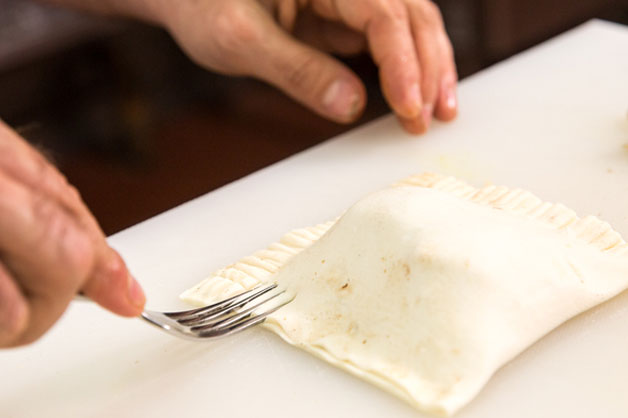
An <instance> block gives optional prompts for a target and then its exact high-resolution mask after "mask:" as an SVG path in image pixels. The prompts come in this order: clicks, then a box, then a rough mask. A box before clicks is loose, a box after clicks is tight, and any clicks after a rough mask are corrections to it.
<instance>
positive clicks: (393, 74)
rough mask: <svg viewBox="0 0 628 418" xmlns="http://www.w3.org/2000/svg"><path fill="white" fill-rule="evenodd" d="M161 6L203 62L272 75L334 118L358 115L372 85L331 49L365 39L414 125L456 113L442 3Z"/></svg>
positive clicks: (388, 90)
mask: <svg viewBox="0 0 628 418" xmlns="http://www.w3.org/2000/svg"><path fill="white" fill-rule="evenodd" d="M152 4H153V5H154V4H155V3H152ZM159 5H160V6H159V8H160V9H161V10H160V12H159V13H158V15H159V17H158V18H157V20H158V21H161V23H162V24H163V25H164V26H165V27H167V28H168V29H169V30H170V32H171V33H172V35H173V36H174V37H175V38H176V39H177V40H178V42H179V44H180V45H181V47H182V48H183V49H184V50H185V51H186V52H187V53H188V55H189V56H190V57H191V58H192V59H194V60H195V61H196V62H198V63H199V64H200V65H202V66H205V67H207V68H209V69H212V70H216V71H220V72H222V73H225V74H233V75H246V76H253V77H256V78H260V79H262V80H265V81H267V82H269V83H271V84H273V85H275V86H277V87H279V88H280V89H281V90H283V91H284V92H285V93H286V94H288V95H290V96H292V97H293V98H295V99H296V100H298V101H299V102H301V103H303V104H304V105H306V106H308V107H310V108H311V109H313V110H314V111H316V112H318V113H319V114H321V115H323V116H326V117H328V118H330V119H333V120H336V121H339V122H351V121H353V120H355V119H356V118H357V117H358V116H359V114H360V113H361V111H362V109H363V108H364V105H365V101H366V97H365V95H366V93H365V89H364V86H363V84H362V82H361V81H360V80H359V79H358V77H357V76H356V75H355V74H354V73H353V72H352V71H351V70H350V69H348V68H347V67H346V66H345V65H343V64H342V63H340V62H339V61H337V60H336V59H334V58H332V57H331V56H329V55H327V54H326V53H324V52H323V50H326V51H332V52H336V53H345V54H346V53H356V52H358V51H360V50H361V49H362V48H363V47H364V46H366V45H368V48H369V50H370V51H371V54H372V56H373V58H374V60H375V62H376V64H377V65H378V66H379V71H380V80H381V86H382V90H383V93H384V95H385V97H386V99H387V101H388V103H389V104H390V106H391V108H392V109H393V111H394V112H395V113H396V115H397V117H398V118H399V120H400V122H401V124H402V125H403V127H404V128H405V129H406V130H407V131H409V132H412V133H422V132H425V131H426V130H427V128H428V127H429V125H430V121H431V119H432V115H434V116H436V117H437V118H439V119H441V120H451V119H453V118H454V117H455V116H456V112H457V100H456V91H455V90H456V81H457V75H456V68H455V63H454V59H453V51H452V47H451V43H450V42H449V39H448V37H447V34H446V32H445V29H444V26H443V21H442V18H441V16H440V13H439V11H438V8H437V7H436V6H435V5H434V4H433V3H432V2H431V1H429V0H179V1H176V2H171V1H161V2H160V3H159ZM152 10H153V11H154V10H155V9H154V7H153V9H152ZM152 18H154V15H153V16H152ZM275 18H276V20H275ZM153 20H154V19H153ZM290 32H293V34H294V36H292V35H291V34H290ZM295 36H298V37H300V38H301V39H302V40H304V42H302V41H300V40H297V38H296V37H295ZM306 42H307V43H306Z"/></svg>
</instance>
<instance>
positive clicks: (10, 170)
mask: <svg viewBox="0 0 628 418" xmlns="http://www.w3.org/2000/svg"><path fill="white" fill-rule="evenodd" d="M0 168H1V169H2V171H4V172H5V173H6V174H7V175H9V176H10V177H12V178H13V179H14V180H15V181H17V182H19V183H22V184H24V185H26V186H28V187H29V188H31V189H33V190H38V191H39V192H41V193H44V194H47V195H48V196H50V198H52V199H57V200H59V202H60V203H61V204H63V205H65V206H67V207H68V208H69V209H70V210H73V211H75V212H77V213H80V212H81V211H83V209H84V207H83V204H82V202H81V199H80V196H79V194H78V192H77V191H76V190H75V189H74V188H71V186H69V184H68V182H67V180H66V179H65V177H64V176H63V175H62V174H61V173H59V171H58V170H56V169H55V168H54V167H53V166H52V164H50V163H49V162H48V161H46V159H45V158H44V156H43V155H41V154H40V153H39V152H37V151H35V149H34V148H33V147H32V146H30V145H29V144H28V143H27V142H26V141H25V140H24V139H22V138H21V137H20V136H19V135H18V134H17V133H16V132H15V131H13V130H12V129H11V128H10V127H8V126H7V125H6V124H4V123H3V122H2V120H0Z"/></svg>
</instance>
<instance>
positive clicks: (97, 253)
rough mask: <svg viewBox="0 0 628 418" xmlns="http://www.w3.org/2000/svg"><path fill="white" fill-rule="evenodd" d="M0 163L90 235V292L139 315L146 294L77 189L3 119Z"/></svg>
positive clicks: (100, 300) (121, 310) (106, 303)
mask: <svg viewBox="0 0 628 418" xmlns="http://www.w3.org/2000/svg"><path fill="white" fill-rule="evenodd" d="M0 167H1V168H2V170H3V171H5V173H8V174H9V175H10V176H11V177H12V178H13V179H14V180H16V181H18V182H19V183H21V184H23V185H25V186H27V188H29V189H30V190H31V191H32V193H35V194H40V195H42V196H44V197H47V198H48V199H49V200H50V201H52V202H54V201H57V202H58V204H59V205H60V206H61V207H62V208H63V210H65V211H67V215H68V216H70V217H72V218H74V221H75V222H77V223H78V226H79V227H81V228H82V229H83V231H84V232H85V233H86V234H87V235H88V236H89V237H90V241H91V247H92V248H93V252H94V265H93V269H92V271H91V273H90V274H89V276H84V277H83V280H84V281H85V280H87V282H88V283H89V284H86V286H85V288H86V289H87V290H88V292H89V293H91V294H90V295H89V296H90V297H91V298H92V299H93V300H94V301H95V302H97V303H99V304H101V306H103V307H105V308H107V309H109V310H111V311H112V312H115V313H118V314H120V315H124V316H136V315H139V314H140V313H141V311H142V308H143V305H144V303H145V297H144V294H143V292H142V290H141V288H140V287H139V285H138V283H137V282H136V281H135V280H134V279H133V278H132V277H131V276H130V274H129V273H128V271H127V269H126V266H125V264H124V262H123V261H122V260H121V259H120V256H119V255H118V254H117V253H116V252H115V251H114V250H113V249H111V248H110V247H109V246H108V245H107V243H106V241H105V237H104V234H103V232H102V230H101V229H100V227H99V225H98V222H97V221H96V219H95V218H94V217H93V215H92V214H91V212H90V211H89V210H88V209H87V207H85V204H84V203H83V202H82V200H81V198H80V195H79V194H78V192H77V191H76V189H74V188H73V187H71V186H70V185H69V184H68V183H67V180H66V179H65V177H63V176H62V175H61V174H60V173H59V172H58V170H56V169H55V168H54V167H53V166H52V165H51V164H49V163H48V162H47V161H46V160H45V158H44V157H43V156H42V155H41V154H39V153H38V152H36V151H35V150H34V149H33V148H32V147H31V146H29V145H28V144H27V143H26V142H25V141H24V140H23V139H22V138H20V137H19V136H18V135H17V134H16V133H15V132H14V131H12V130H11V129H10V128H9V127H8V126H6V125H4V124H2V122H1V121H0ZM121 278H123V279H121ZM122 280H123V282H124V283H125V284H126V291H125V292H123V291H122V287H121V286H120V282H121V281H122ZM92 289H95V290H92Z"/></svg>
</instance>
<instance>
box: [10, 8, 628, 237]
mask: <svg viewBox="0 0 628 418" xmlns="http://www.w3.org/2000/svg"><path fill="white" fill-rule="evenodd" d="M437 3H438V4H439V5H440V6H441V10H442V12H443V16H444V19H445V23H446V26H447V28H448V31H449V34H450V37H451V39H452V42H453V44H454V48H455V50H456V62H457V65H458V70H459V74H460V78H461V79H463V78H464V77H466V76H468V75H470V74H473V73H474V72H476V71H478V70H481V69H482V68H485V67H487V66H489V65H491V64H493V63H495V62H497V61H499V60H502V59H504V58H507V57H508V56H510V55H513V54H515V53H517V52H519V51H521V50H523V49H526V48H528V47H530V46H532V45H535V44H537V43H539V42H542V41H544V40H546V39H548V38H550V37H552V36H554V35H556V34H558V33H561V32H563V31H565V30H567V29H569V28H572V27H574V26H576V25H578V24H580V23H582V22H584V21H586V20H589V19H591V18H594V17H597V18H602V19H607V20H611V21H615V22H620V23H624V24H627V23H628V1H627V0H545V1H520V0H442V1H437ZM626 53H628V51H626ZM345 62H347V63H348V64H349V65H350V66H351V67H352V68H353V69H354V70H355V71H356V72H357V73H358V74H359V75H360V76H361V77H362V78H363V80H364V81H365V83H366V86H367V89H368V93H369V104H368V106H367V109H366V111H365V113H364V116H363V117H362V118H361V119H360V120H359V121H358V122H357V123H356V124H355V125H360V124H363V123H365V122H366V121H368V120H371V119H373V118H376V117H378V116H381V115H383V114H385V113H387V112H388V111H389V110H388V108H387V106H386V104H385V102H384V101H383V99H382V97H381V94H380V92H379V88H378V84H377V70H376V68H375V67H374V66H373V64H372V62H371V60H370V59H369V58H368V57H367V56H359V57H354V58H351V59H347V60H345ZM462 111H464V109H462ZM0 118H2V119H4V120H5V121H7V122H8V123H10V124H11V125H12V126H14V127H16V128H18V130H19V131H20V132H21V133H22V134H23V135H24V136H26V137H27V138H28V139H29V140H30V141H31V142H33V143H34V144H36V145H37V146H38V147H40V148H41V149H42V150H44V152H45V153H46V154H47V155H48V156H49V157H50V158H51V159H52V160H53V161H54V162H55V164H56V165H57V166H58V167H59V168H60V169H61V171H63V172H64V173H65V174H66V176H67V177H68V179H69V180H70V182H71V183H73V184H74V185H75V186H77V187H78V189H79V190H80V191H81V194H82V195H83V198H84V199H85V201H86V202H87V204H88V206H89V207H90V209H91V210H92V211H93V212H94V214H95V215H96V217H97V219H98V220H99V221H100V223H101V225H102V226H103V229H104V230H105V232H106V233H107V234H111V233H114V232H117V231H119V230H121V229H123V228H125V227H128V226H130V225H133V224H135V223H137V222H140V221H142V220H144V219H147V218H149V217H151V216H153V215H155V214H158V213H160V212H163V211H164V210H166V209H169V208H171V207H173V206H176V205H178V204H180V203H182V202H184V201H187V200H189V199H191V198H194V197H196V196H199V195H201V194H204V193H206V192H209V191H211V190H213V189H215V188H217V187H220V186H222V185H224V184H226V183H228V182H231V181H233V180H235V179H237V178H240V177H242V176H244V175H246V174H248V173H250V172H252V171H254V170H257V169H259V168H262V167H264V166H267V165H269V164H271V163H273V162H276V161H278V160H281V159H283V158H285V157H287V156H289V155H291V154H294V153H295V152H298V151H300V150H303V149H305V148H308V147H310V146H312V145H314V144H316V143H318V142H321V141H323V140H325V139H327V138H329V137H332V136H334V135H337V134H339V133H342V132H344V131H346V130H348V129H350V128H351V127H352V126H355V125H352V126H344V125H338V124H335V123H332V122H329V121H326V120H324V119H322V118H320V117H318V116H316V115H314V114H313V113H310V112H309V111H308V110H306V109H304V108H303V107H302V106H300V105H298V104H296V103H294V102H293V101H291V100H290V99H288V98H286V97H285V96H283V95H282V94H281V93H279V92H277V91H276V90H274V89H273V88H271V87H269V86H267V85H264V84H262V83H260V82H257V81H255V80H251V79H245V78H228V77H223V76H220V75H216V74H212V73H209V72H206V71H204V70H202V69H200V68H198V67H196V66H195V65H194V64H192V63H191V62H190V61H189V60H188V59H187V58H186V57H185V56H184V55H183V54H182V53H181V52H180V51H179V49H178V48H177V46H176V45H175V44H174V42H173V41H172V40H171V39H170V38H169V37H168V36H167V34H166V33H164V32H163V31H161V30H159V29H155V28H151V27H148V26H145V25H141V24H138V23H132V22H127V21H124V22H123V21H115V22H112V21H105V20H102V19H95V18H92V17H87V16H84V15H81V14H77V13H74V12H67V11H64V10H58V9H53V8H50V7H43V6H41V5H39V4H37V3H32V2H30V1H27V0H0Z"/></svg>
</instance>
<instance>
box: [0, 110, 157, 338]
mask: <svg viewBox="0 0 628 418" xmlns="http://www.w3.org/2000/svg"><path fill="white" fill-rule="evenodd" d="M79 291H82V292H83V293H84V294H85V295H86V296H88V297H89V298H91V299H92V300H94V301H95V302H97V303H99V304H100V305H101V306H103V307H104V308H106V309H108V310H110V311H112V312H115V313H117V314H119V315H123V316H137V315H139V314H140V313H141V312H142V309H143V307H144V303H145V297H144V293H143V292H142V290H141V288H140V286H139V285H138V283H137V282H136V281H135V279H133V277H132V276H131V275H130V274H129V272H128V270H127V268H126V266H125V264H124V261H122V258H121V257H120V255H119V254H118V253H117V252H116V251H115V250H113V249H112V248H111V247H109V245H107V242H106V240H105V236H104V234H103V232H102V231H101V229H100V227H99V226H98V224H97V222H96V220H95V219H94V217H93V216H92V215H91V214H90V212H89V210H88V209H87V207H86V206H85V204H84V203H83V202H82V200H81V198H80V196H79V194H78V192H77V191H76V189H74V188H73V187H72V186H70V185H69V184H68V183H67V181H66V180H65V178H64V177H63V176H62V175H61V174H60V173H59V172H58V171H57V170H56V169H55V168H54V167H53V166H52V165H51V164H50V163H49V162H48V161H46V159H45V158H44V157H43V156H42V155H41V154H40V153H38V152H37V151H36V150H35V149H34V148H32V147H31V146H30V145H28V143H27V142H26V141H24V140H23V139H22V138H20V137H19V136H18V134H17V133H16V132H14V131H13V130H11V129H10V128H9V127H8V126H7V125H5V124H4V123H3V122H2V121H0V347H14V346H19V345H23V344H28V343H30V342H32V341H34V340H36V339H37V338H39V337H40V336H41V335H42V334H43V333H44V332H46V331H47V330H48V329H49V328H50V327H51V326H52V325H53V324H54V322H56V321H57V319H59V317H60V316H61V314H62V313H63V312H64V311H65V309H66V307H67V306H68V304H69V303H70V302H71V301H72V299H73V297H74V296H75V295H76V293H77V292H79Z"/></svg>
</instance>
